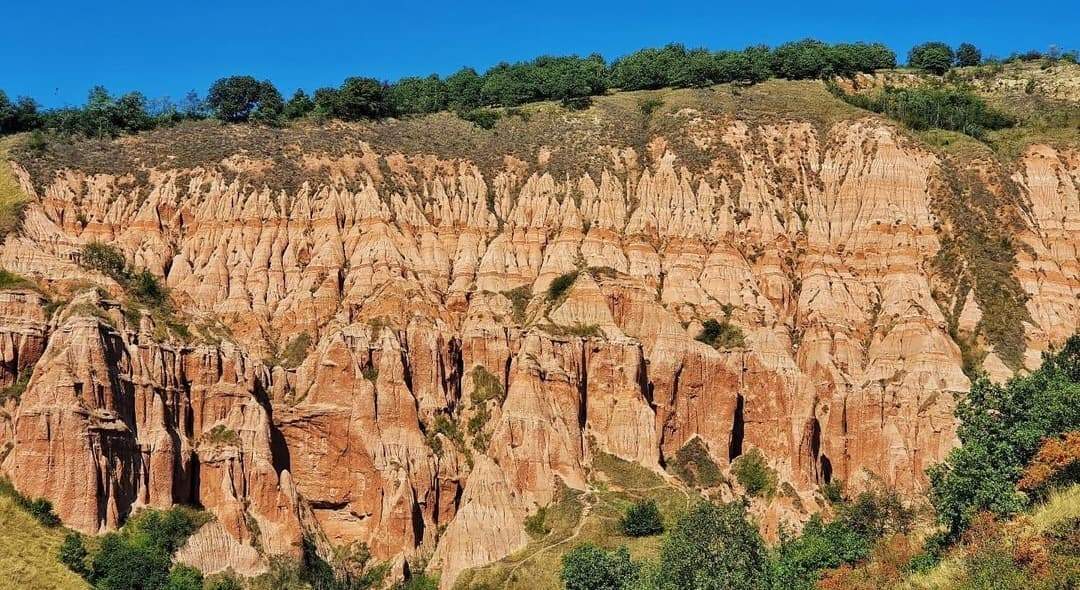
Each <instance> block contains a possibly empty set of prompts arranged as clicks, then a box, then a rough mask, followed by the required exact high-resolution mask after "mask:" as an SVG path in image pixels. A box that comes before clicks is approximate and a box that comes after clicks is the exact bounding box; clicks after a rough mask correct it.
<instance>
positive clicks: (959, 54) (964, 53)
mask: <svg viewBox="0 0 1080 590" xmlns="http://www.w3.org/2000/svg"><path fill="white" fill-rule="evenodd" d="M981 63H982V52H981V51H979V48H978V47H975V46H974V45H972V44H971V43H961V44H960V47H957V48H956V65H958V66H960V67H962V68H964V67H968V66H977V65H979V64H981Z"/></svg>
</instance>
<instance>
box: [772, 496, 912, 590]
mask: <svg viewBox="0 0 1080 590" xmlns="http://www.w3.org/2000/svg"><path fill="white" fill-rule="evenodd" d="M913 518H914V516H913V513H912V511H911V510H910V509H909V508H907V507H906V506H904V504H903V503H902V502H901V500H900V497H899V496H898V495H896V493H895V492H883V491H869V492H863V493H862V494H860V495H859V496H858V498H857V499H856V500H855V501H854V502H852V503H850V504H840V505H838V506H837V517H836V519H834V520H833V521H832V522H830V523H828V524H826V523H824V522H823V521H822V519H821V516H820V515H817V514H815V515H814V516H812V517H811V518H810V520H809V521H808V522H807V523H806V525H805V526H804V527H803V530H802V533H801V534H800V535H799V536H797V537H791V536H789V535H786V534H782V535H781V539H780V544H779V546H777V547H776V548H775V549H774V550H773V553H772V557H771V561H770V575H769V577H770V587H771V588H774V589H775V590H811V589H812V588H815V587H816V584H817V581H818V578H819V577H820V574H821V572H822V571H823V570H826V569H830V568H835V567H838V566H840V565H844V564H853V563H857V562H859V561H861V560H864V559H866V558H867V557H868V556H869V555H870V551H871V549H872V548H873V547H874V544H875V543H876V542H877V541H878V540H879V539H882V538H884V537H885V536H886V535H888V534H892V533H906V532H907V531H908V530H909V529H910V527H911V524H912V520H913Z"/></svg>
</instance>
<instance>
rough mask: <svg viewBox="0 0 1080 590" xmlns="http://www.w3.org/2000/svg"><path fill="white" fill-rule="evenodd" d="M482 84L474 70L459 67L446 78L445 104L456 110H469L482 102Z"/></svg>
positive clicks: (481, 79) (482, 81)
mask: <svg viewBox="0 0 1080 590" xmlns="http://www.w3.org/2000/svg"><path fill="white" fill-rule="evenodd" d="M483 86H484V80H483V78H481V77H480V74H477V73H476V70H474V69H472V68H461V69H460V70H458V71H457V72H454V73H453V74H451V75H450V76H448V77H447V78H446V94H447V104H448V105H449V107H450V108H451V109H454V110H455V111H458V112H466V111H471V110H473V109H475V108H477V107H479V106H480V105H481V104H482V103H481V92H482V90H483ZM488 129H490V127H488Z"/></svg>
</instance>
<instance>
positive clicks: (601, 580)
mask: <svg viewBox="0 0 1080 590" xmlns="http://www.w3.org/2000/svg"><path fill="white" fill-rule="evenodd" d="M636 572H637V568H636V566H635V565H634V564H633V563H632V562H631V561H630V552H629V551H627V550H626V547H620V548H618V549H616V550H614V551H604V550H603V549H600V548H599V547H597V546H596V545H593V544H592V543H584V544H582V545H578V546H577V547H574V548H573V549H571V550H570V551H569V552H568V553H567V554H566V555H564V556H563V559H562V571H561V577H562V580H563V584H564V585H565V587H566V590H620V589H622V588H628V587H629V586H630V584H631V583H632V582H633V580H634V578H635V576H636Z"/></svg>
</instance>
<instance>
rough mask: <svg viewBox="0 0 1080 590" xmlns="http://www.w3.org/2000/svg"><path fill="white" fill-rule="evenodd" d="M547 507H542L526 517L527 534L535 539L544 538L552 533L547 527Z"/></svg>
mask: <svg viewBox="0 0 1080 590" xmlns="http://www.w3.org/2000/svg"><path fill="white" fill-rule="evenodd" d="M547 512H548V507H547V506H541V507H539V508H537V509H536V512H534V513H532V514H530V515H528V516H526V517H525V532H526V533H529V535H531V536H533V537H543V536H544V535H546V534H548V533H550V532H551V527H549V526H548V525H547Z"/></svg>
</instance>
